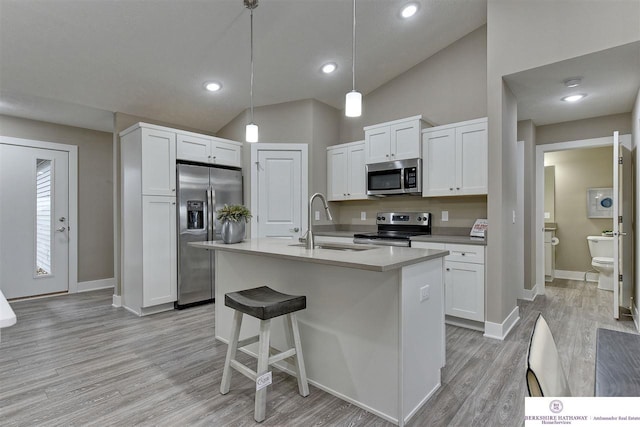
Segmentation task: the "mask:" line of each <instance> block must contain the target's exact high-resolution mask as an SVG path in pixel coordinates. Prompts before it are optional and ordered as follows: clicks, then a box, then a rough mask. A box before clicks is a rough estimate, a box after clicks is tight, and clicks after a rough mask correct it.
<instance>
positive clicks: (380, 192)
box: [366, 159, 422, 196]
mask: <svg viewBox="0 0 640 427" xmlns="http://www.w3.org/2000/svg"><path fill="white" fill-rule="evenodd" d="M366 170H367V195H369V196H389V195H393V194H414V195H420V194H422V160H421V159H408V160H395V161H393V162H384V163H374V164H370V165H367V166H366Z"/></svg>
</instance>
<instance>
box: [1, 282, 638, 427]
mask: <svg viewBox="0 0 640 427" xmlns="http://www.w3.org/2000/svg"><path fill="white" fill-rule="evenodd" d="M111 294H112V292H111V291H110V290H102V291H94V292H88V293H81V294H73V295H66V296H57V297H51V298H42V299H35V300H27V301H20V302H14V303H12V304H11V305H12V307H13V309H14V311H15V312H16V315H17V317H18V323H17V324H16V325H14V326H12V327H10V328H7V329H3V330H2V336H1V341H0V425H2V426H5V427H6V426H58V425H61V426H62V425H64V426H73V425H97V426H108V425H118V426H129V425H144V426H147V425H149V426H152V425H159V426H190V425H194V426H252V425H256V424H257V423H255V422H254V420H253V396H254V393H253V390H254V386H253V383H251V382H250V381H249V380H248V379H246V378H245V377H243V376H241V375H239V374H237V373H236V374H234V377H233V382H232V387H231V391H230V392H229V394H227V395H225V396H222V395H220V393H219V386H220V380H221V377H222V366H223V363H224V357H225V351H226V348H227V346H226V345H225V344H222V343H219V342H216V341H215V340H214V338H213V332H214V331H213V327H214V316H213V305H206V306H200V307H194V308H190V309H186V310H182V311H172V312H166V313H160V314H156V315H152V316H148V317H143V318H139V317H136V316H134V315H132V314H130V313H128V312H127V311H125V310H124V309H122V308H114V307H112V306H111ZM610 302H611V293H610V292H607V291H600V290H597V289H596V286H595V284H593V283H583V282H577V281H567V280H564V281H561V280H558V281H556V282H555V283H552V284H547V295H546V296H538V297H537V298H536V300H535V301H533V302H527V301H519V306H520V317H521V319H520V322H519V323H518V325H517V326H516V327H515V328H514V329H513V330H512V331H511V333H510V334H509V336H508V337H507V339H506V340H504V341H497V340H493V339H489V338H484V337H483V336H482V333H480V332H476V331H471V330H467V329H463V328H458V327H454V326H447V366H446V367H445V369H444V370H443V378H442V387H441V388H440V389H439V390H438V391H437V392H436V394H435V395H434V396H433V397H432V398H431V399H430V400H429V402H428V403H427V404H426V405H425V406H424V407H423V408H422V409H421V410H420V411H419V412H418V414H417V415H416V416H415V417H414V419H412V421H411V423H410V425H411V426H416V427H417V426H465V427H467V426H483V427H484V426H501V425H504V426H518V425H523V421H522V420H523V416H524V397H525V396H526V386H525V383H524V372H525V356H526V352H527V346H528V339H529V334H530V332H531V328H532V327H533V322H534V320H535V318H536V316H537V314H538V313H539V312H542V313H543V315H544V316H545V318H546V319H547V321H548V323H549V326H550V328H551V330H552V332H553V334H554V336H555V338H556V341H557V343H558V347H559V352H560V353H561V357H562V360H563V363H564V367H565V369H566V371H567V375H568V377H569V383H570V386H571V390H572V391H573V393H574V394H575V395H582V396H589V395H593V385H594V366H595V336H596V328H598V327H601V326H605V327H607V328H610V329H618V330H624V331H628V332H634V331H635V330H634V327H633V323H632V322H631V320H623V321H615V320H613V319H612V309H611V303H610ZM245 357H246V356H245ZM247 359H250V358H248V357H247ZM245 361H246V359H245ZM390 398H395V396H390ZM262 425H264V426H390V425H391V424H390V423H388V422H386V421H384V420H382V419H381V418H379V417H376V416H375V415H373V414H370V413H369V412H367V411H364V410H362V409H360V408H358V407H356V406H354V405H351V404H349V403H346V402H344V401H342V400H340V399H338V398H336V397H333V396H331V395H329V394H327V393H325V392H323V391H321V390H319V389H317V388H315V387H313V386H311V394H310V395H309V396H308V397H307V398H302V397H301V396H299V395H298V394H297V385H296V381H295V379H293V378H292V377H289V376H288V375H286V374H283V373H280V372H277V371H276V372H274V384H273V386H271V387H270V388H269V392H268V403H267V419H266V420H265V421H264V422H263V423H262Z"/></svg>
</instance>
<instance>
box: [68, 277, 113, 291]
mask: <svg viewBox="0 0 640 427" xmlns="http://www.w3.org/2000/svg"><path fill="white" fill-rule="evenodd" d="M115 286H116V279H115V278H113V277H112V278H110V279H99V280H89V281H86V282H78V290H77V292H88V291H96V290H98V289H107V288H115Z"/></svg>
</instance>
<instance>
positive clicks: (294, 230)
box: [289, 227, 300, 233]
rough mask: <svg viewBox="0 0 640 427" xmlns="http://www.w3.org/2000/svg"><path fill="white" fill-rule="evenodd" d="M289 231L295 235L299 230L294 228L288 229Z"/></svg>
mask: <svg viewBox="0 0 640 427" xmlns="http://www.w3.org/2000/svg"><path fill="white" fill-rule="evenodd" d="M289 231H293V232H294V233H297V232H298V231H300V229H299V228H298V227H295V228H290V229H289Z"/></svg>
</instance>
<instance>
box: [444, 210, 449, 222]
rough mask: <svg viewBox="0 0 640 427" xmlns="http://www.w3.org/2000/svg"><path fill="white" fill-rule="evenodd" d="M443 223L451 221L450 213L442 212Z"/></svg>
mask: <svg viewBox="0 0 640 427" xmlns="http://www.w3.org/2000/svg"><path fill="white" fill-rule="evenodd" d="M442 221H443V222H446V221H449V211H442Z"/></svg>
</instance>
